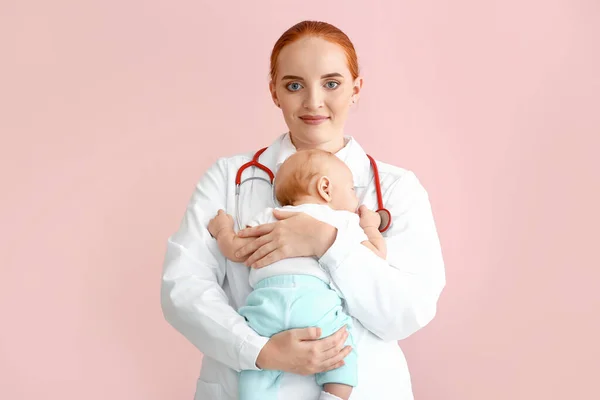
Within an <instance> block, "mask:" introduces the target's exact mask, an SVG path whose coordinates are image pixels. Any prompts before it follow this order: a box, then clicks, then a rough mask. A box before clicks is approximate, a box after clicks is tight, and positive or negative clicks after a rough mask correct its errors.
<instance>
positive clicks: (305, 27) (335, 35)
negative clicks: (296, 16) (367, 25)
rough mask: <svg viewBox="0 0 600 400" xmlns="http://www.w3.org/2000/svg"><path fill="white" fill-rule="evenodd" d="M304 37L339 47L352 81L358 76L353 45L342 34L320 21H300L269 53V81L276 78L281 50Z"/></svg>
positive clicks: (285, 33)
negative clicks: (323, 40) (320, 39)
mask: <svg viewBox="0 0 600 400" xmlns="http://www.w3.org/2000/svg"><path fill="white" fill-rule="evenodd" d="M306 36H313V37H318V38H322V39H325V40H327V41H328V42H331V43H335V44H337V45H338V46H340V47H341V48H342V49H343V50H344V52H345V53H346V60H347V61H348V69H349V70H350V74H351V75H352V79H356V78H357V77H358V75H359V69H358V58H357V57H356V50H354V45H353V44H352V42H351V41H350V39H349V38H348V36H346V34H345V33H344V32H342V31H341V30H339V29H338V28H336V27H335V26H333V25H331V24H328V23H327V22H321V21H302V22H299V23H297V24H296V25H294V26H292V27H291V28H290V29H288V30H287V31H285V32H284V33H283V35H281V37H280V38H279V39H278V40H277V42H276V43H275V45H274V46H273V51H272V52H271V80H272V81H274V80H275V77H276V76H277V58H278V57H279V53H281V50H282V49H283V48H284V47H285V46H287V45H288V44H291V43H294V42H295V41H297V40H298V39H301V38H303V37H306Z"/></svg>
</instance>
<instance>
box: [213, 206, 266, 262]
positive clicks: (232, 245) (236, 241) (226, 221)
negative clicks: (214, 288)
mask: <svg viewBox="0 0 600 400" xmlns="http://www.w3.org/2000/svg"><path fill="white" fill-rule="evenodd" d="M208 231H209V232H210V234H211V235H212V236H213V237H214V238H215V239H217V244H218V245H219V250H221V253H223V255H224V256H225V257H226V258H227V259H229V260H231V261H233V262H238V263H242V262H244V261H246V259H247V258H248V256H249V255H246V256H245V257H236V256H235V252H236V251H238V250H239V249H241V248H242V247H244V246H245V245H246V244H248V243H250V242H253V241H254V240H256V238H253V237H251V238H241V237H239V236H238V235H237V234H236V233H235V231H234V230H233V218H232V217H231V215H229V214H226V213H225V211H223V210H219V212H218V213H217V216H216V217H214V218H213V219H211V220H210V222H209V223H208Z"/></svg>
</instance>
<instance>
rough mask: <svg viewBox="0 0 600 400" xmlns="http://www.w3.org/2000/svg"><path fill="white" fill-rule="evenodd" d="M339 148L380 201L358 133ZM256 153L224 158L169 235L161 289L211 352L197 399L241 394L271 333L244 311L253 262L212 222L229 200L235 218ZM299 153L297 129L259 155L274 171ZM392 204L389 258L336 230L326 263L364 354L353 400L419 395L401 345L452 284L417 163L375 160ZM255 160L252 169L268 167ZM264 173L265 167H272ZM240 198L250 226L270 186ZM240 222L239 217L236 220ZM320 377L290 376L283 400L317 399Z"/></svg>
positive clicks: (362, 187) (172, 311) (358, 182)
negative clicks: (241, 258)
mask: <svg viewBox="0 0 600 400" xmlns="http://www.w3.org/2000/svg"><path fill="white" fill-rule="evenodd" d="M347 140H348V143H347V144H346V146H345V147H344V148H343V149H342V150H340V151H339V152H338V153H337V154H336V155H337V156H338V157H340V158H341V159H342V160H344V161H345V162H346V164H347V165H348V166H349V167H350V169H351V170H352V173H353V175H354V182H355V186H356V191H357V195H358V198H359V199H363V201H362V203H363V204H365V205H366V206H367V207H369V208H370V209H373V210H374V209H376V205H377V197H376V192H375V185H374V183H373V172H372V170H371V166H370V163H369V159H368V158H367V156H366V154H365V152H364V151H363V149H362V148H361V147H360V146H359V144H358V143H357V142H356V141H355V140H354V139H352V138H351V137H349V138H347ZM254 152H255V151H252V152H249V153H247V154H241V155H236V156H233V157H227V158H220V159H218V160H217V162H216V163H215V164H213V165H212V166H211V167H210V168H209V169H208V170H207V171H206V172H205V173H204V175H203V176H202V177H201V179H200V181H199V182H198V184H197V186H196V190H195V192H194V194H193V196H192V198H191V200H190V202H189V204H188V207H187V210H186V213H185V215H184V217H183V221H182V223H181V226H180V227H179V229H178V230H177V232H175V233H174V234H173V235H172V236H171V237H170V238H169V240H168V244H167V252H166V256H165V261H164V273H163V281H162V288H161V301H162V309H163V313H164V316H165V318H166V320H167V321H168V322H169V323H170V324H171V325H172V326H173V327H174V328H175V329H177V330H178V331H179V332H181V333H182V334H183V335H184V336H185V337H186V338H187V339H188V340H189V341H190V342H191V343H193V344H194V345H195V346H196V347H197V348H198V349H199V350H200V351H201V352H202V353H203V354H204V358H203V362H202V370H201V373H200V378H199V379H198V382H197V386H196V395H195V400H201V399H202V400H204V399H211V400H212V399H214V400H233V399H237V372H236V371H240V370H243V369H257V367H256V365H255V362H256V358H257V356H258V353H259V352H260V350H261V348H262V346H263V345H264V344H265V343H266V342H267V340H268V339H267V338H264V337H261V336H259V335H258V334H256V333H255V332H254V331H253V330H252V329H250V327H248V325H247V324H246V322H245V320H244V318H243V317H241V316H240V315H239V314H238V313H237V311H236V310H237V309H238V308H239V307H241V306H242V305H244V303H245V301H246V297H247V296H248V294H249V293H250V291H251V290H252V289H251V287H250V285H249V283H248V275H249V271H248V268H247V267H245V266H244V265H243V264H238V263H234V262H231V261H229V260H227V259H225V258H224V257H223V255H221V253H220V252H219V250H218V247H217V244H216V241H215V240H214V239H213V238H212V237H211V236H210V234H209V232H208V230H207V228H206V227H207V224H208V222H209V220H210V219H211V218H213V216H215V215H216V213H217V210H218V209H220V208H222V209H224V210H226V211H227V213H229V214H231V215H233V216H234V218H235V215H236V213H235V195H234V194H235V184H234V180H235V175H236V172H237V171H238V169H239V167H240V166H241V165H242V164H244V163H246V162H248V161H250V160H251V159H252V156H253V154H254ZM293 152H295V148H294V146H293V145H292V143H291V141H290V139H289V135H288V134H284V135H281V136H280V137H278V138H277V140H275V142H274V143H273V144H272V145H271V146H269V148H268V149H267V150H266V151H265V152H264V153H263V154H262V155H261V157H260V161H261V163H263V164H264V165H266V166H267V167H269V168H270V169H271V170H272V171H273V172H274V173H276V172H277V169H278V167H279V165H281V163H283V161H284V160H285V159H286V158H287V157H288V156H290V155H291V154H293ZM377 165H378V166H379V174H380V179H381V190H382V194H383V202H384V206H385V207H386V208H387V209H388V210H389V211H390V212H391V214H392V218H393V222H392V225H391V227H390V229H389V230H388V231H387V232H385V233H384V236H385V238H386V241H387V249H388V250H387V251H388V257H387V260H383V259H381V258H379V257H378V256H377V255H375V254H374V253H373V252H371V251H370V250H369V249H368V248H366V247H365V246H355V245H348V244H347V243H351V242H349V241H351V238H347V237H346V236H345V232H344V231H342V230H338V233H337V237H336V239H335V242H334V243H333V245H332V246H331V247H330V248H329V250H328V251H327V252H326V253H325V254H324V255H323V257H321V258H320V260H319V262H320V264H321V265H322V267H323V268H325V269H326V270H327V271H328V272H329V274H330V275H331V279H332V280H333V282H334V283H335V285H336V286H337V288H339V289H340V290H341V292H342V293H343V296H344V298H345V305H346V309H347V312H348V313H349V314H350V315H351V316H352V317H353V319H354V323H355V326H356V329H355V331H354V333H355V338H354V340H355V344H356V351H357V353H358V380H359V384H358V386H357V387H356V388H355V389H354V391H353V393H352V396H351V399H352V400H371V399H398V400H409V399H412V398H413V396H412V389H411V382H410V375H409V371H408V368H407V365H406V361H405V358H404V355H403V353H402V351H401V349H400V347H399V346H398V344H397V341H398V340H400V339H403V338H405V337H407V336H409V335H411V334H412V333H414V332H415V331H417V330H418V329H420V328H422V327H423V326H425V325H426V324H427V323H428V322H429V321H431V319H432V318H433V317H434V315H435V312H436V304H437V301H438V298H439V296H440V293H441V291H442V289H443V287H444V285H445V273H444V263H443V259H442V253H441V249H440V243H439V240H438V235H437V231H436V228H435V224H434V219H433V216H432V212H431V207H430V203H429V199H428V195H427V192H426V191H425V189H424V188H423V187H422V185H421V184H420V182H419V181H418V179H417V177H416V176H415V175H414V173H412V172H411V171H408V170H404V169H402V168H398V167H394V166H391V165H388V164H385V163H382V162H379V161H378V162H377ZM263 174H264V173H263V172H262V171H260V170H258V169H257V168H251V169H248V170H246V171H245V173H244V177H248V176H253V175H260V176H263ZM264 176H266V175H264ZM244 185H245V186H247V187H246V188H245V189H244V190H248V187H250V189H249V190H248V193H250V195H248V197H245V198H244V199H243V201H241V202H240V207H241V208H242V210H241V215H240V217H241V219H242V225H244V224H245V223H246V222H247V221H249V220H250V218H252V216H253V215H255V214H256V213H257V212H258V211H259V210H260V209H262V208H264V207H268V206H272V200H271V199H272V197H271V194H272V192H271V191H270V188H268V185H267V184H265V183H262V182H258V183H257V181H250V182H248V183H245V184H244ZM236 227H237V221H236ZM319 392H320V389H319V388H318V387H317V386H316V384H315V382H314V377H313V376H307V377H304V376H299V375H295V374H284V377H283V379H282V383H281V388H280V391H279V399H281V400H283V399H285V400H312V399H317V398H318V395H319Z"/></svg>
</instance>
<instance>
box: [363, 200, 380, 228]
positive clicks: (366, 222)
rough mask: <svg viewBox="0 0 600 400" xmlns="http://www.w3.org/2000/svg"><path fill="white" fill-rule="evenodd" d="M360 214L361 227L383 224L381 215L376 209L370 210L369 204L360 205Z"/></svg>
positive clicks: (377, 226)
mask: <svg viewBox="0 0 600 400" xmlns="http://www.w3.org/2000/svg"><path fill="white" fill-rule="evenodd" d="M358 215H359V216H360V227H361V228H363V229H365V228H379V224H381V217H380V216H379V214H377V213H376V212H375V211H371V210H369V209H368V208H367V206H364V205H363V206H360V208H359V209H358Z"/></svg>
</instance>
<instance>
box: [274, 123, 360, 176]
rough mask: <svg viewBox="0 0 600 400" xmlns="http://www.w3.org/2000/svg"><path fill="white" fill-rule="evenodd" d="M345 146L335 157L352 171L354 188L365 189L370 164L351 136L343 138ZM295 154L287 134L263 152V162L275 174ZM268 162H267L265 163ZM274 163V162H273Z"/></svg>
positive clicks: (294, 148)
mask: <svg viewBox="0 0 600 400" xmlns="http://www.w3.org/2000/svg"><path fill="white" fill-rule="evenodd" d="M344 140H345V142H346V145H345V146H344V147H343V148H342V149H341V150H340V151H338V152H337V153H335V155H336V156H337V157H338V158H339V159H340V160H342V161H344V162H345V163H346V165H347V166H348V167H349V168H350V171H352V176H353V178H354V186H355V187H365V186H367V185H368V184H369V181H370V180H371V163H370V161H369V158H368V157H367V154H366V153H365V151H364V150H363V149H362V147H360V145H359V144H358V142H357V141H356V140H354V138H353V137H352V136H344ZM295 152H296V147H294V145H293V144H292V140H291V138H290V134H289V133H285V134H283V135H281V136H280V137H278V138H277V140H275V142H273V144H271V146H269V148H268V149H267V151H265V153H264V156H266V157H265V161H266V162H268V164H267V165H269V164H270V165H269V167H270V168H271V169H272V170H273V173H275V174H276V173H277V170H278V169H279V166H280V165H281V164H283V162H284V161H285V160H286V159H287V158H288V157H289V156H291V155H292V154H294V153H295ZM267 160H268V161H267ZM273 161H274V162H273Z"/></svg>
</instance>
